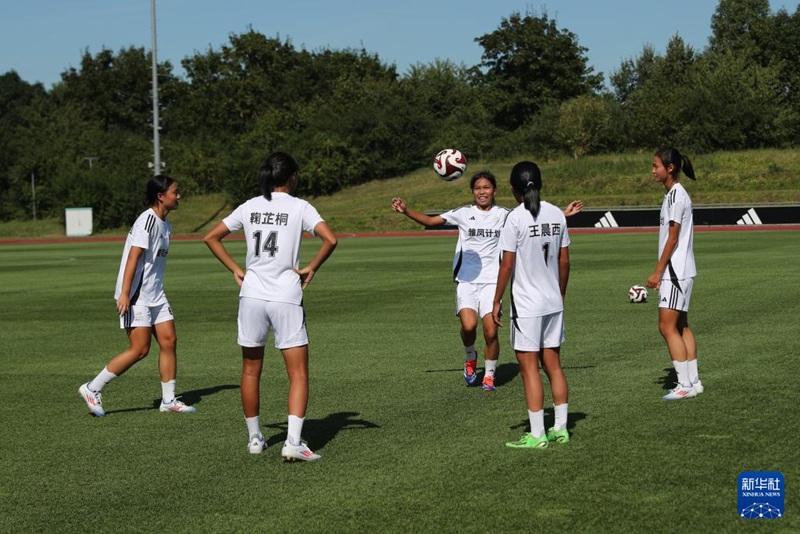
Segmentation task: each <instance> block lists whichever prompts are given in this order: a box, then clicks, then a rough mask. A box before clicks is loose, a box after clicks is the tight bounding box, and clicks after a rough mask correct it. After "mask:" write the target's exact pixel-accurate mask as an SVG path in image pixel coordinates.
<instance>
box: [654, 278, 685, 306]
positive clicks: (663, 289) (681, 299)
mask: <svg viewBox="0 0 800 534" xmlns="http://www.w3.org/2000/svg"><path fill="white" fill-rule="evenodd" d="M693 287H694V278H685V279H683V280H675V281H673V280H669V279H667V280H661V286H660V287H659V288H658V307H659V308H669V309H670V310H677V311H682V312H688V311H689V301H691V300H692V288H693Z"/></svg>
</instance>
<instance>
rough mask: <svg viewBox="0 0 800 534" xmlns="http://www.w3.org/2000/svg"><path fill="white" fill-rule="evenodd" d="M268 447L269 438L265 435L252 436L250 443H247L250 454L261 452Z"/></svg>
mask: <svg viewBox="0 0 800 534" xmlns="http://www.w3.org/2000/svg"><path fill="white" fill-rule="evenodd" d="M266 448H267V440H265V439H264V436H262V435H258V436H250V443H248V444H247V450H248V451H250V454H261V453H262V452H263V451H264V449H266Z"/></svg>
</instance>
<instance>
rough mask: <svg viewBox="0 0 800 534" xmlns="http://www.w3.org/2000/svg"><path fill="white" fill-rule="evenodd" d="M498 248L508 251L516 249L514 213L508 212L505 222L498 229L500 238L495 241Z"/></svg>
mask: <svg viewBox="0 0 800 534" xmlns="http://www.w3.org/2000/svg"><path fill="white" fill-rule="evenodd" d="M497 246H498V247H500V250H507V251H509V252H516V251H517V232H516V228H515V225H514V214H513V213H512V214H510V215H509V216H508V218H507V219H506V224H505V225H504V226H503V229H502V230H500V239H499V240H498V242H497Z"/></svg>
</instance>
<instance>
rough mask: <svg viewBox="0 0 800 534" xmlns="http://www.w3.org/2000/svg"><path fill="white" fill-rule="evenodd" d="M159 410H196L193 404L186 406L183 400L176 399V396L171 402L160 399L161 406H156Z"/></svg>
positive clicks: (192, 411) (187, 411)
mask: <svg viewBox="0 0 800 534" xmlns="http://www.w3.org/2000/svg"><path fill="white" fill-rule="evenodd" d="M158 411H159V412H183V413H194V412H196V411H197V408H195V407H194V406H186V404H184V403H183V401H181V400H178V397H175V398H174V399H172V402H164V401H163V400H162V401H161V406H159V407H158Z"/></svg>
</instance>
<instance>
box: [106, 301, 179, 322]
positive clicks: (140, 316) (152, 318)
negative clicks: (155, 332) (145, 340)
mask: <svg viewBox="0 0 800 534" xmlns="http://www.w3.org/2000/svg"><path fill="white" fill-rule="evenodd" d="M174 320H175V316H174V315H173V314H172V308H170V306H169V302H165V303H164V304H159V305H158V306H137V305H135V304H134V305H131V307H130V308H129V309H128V311H127V312H125V313H124V314H122V315H120V316H119V327H120V328H140V327H143V326H144V327H147V328H152V326H153V325H157V324H158V323H165V322H167V321H174Z"/></svg>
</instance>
